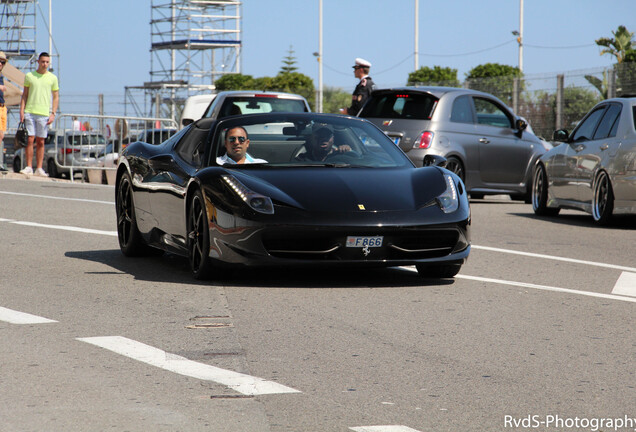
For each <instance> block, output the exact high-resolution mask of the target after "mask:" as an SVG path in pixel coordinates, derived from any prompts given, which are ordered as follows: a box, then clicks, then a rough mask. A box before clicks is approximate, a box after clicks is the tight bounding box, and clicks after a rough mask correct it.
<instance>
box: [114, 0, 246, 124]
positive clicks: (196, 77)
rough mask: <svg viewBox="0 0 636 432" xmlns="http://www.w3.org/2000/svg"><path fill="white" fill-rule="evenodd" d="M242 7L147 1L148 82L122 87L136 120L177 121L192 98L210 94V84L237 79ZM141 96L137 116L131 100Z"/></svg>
mask: <svg viewBox="0 0 636 432" xmlns="http://www.w3.org/2000/svg"><path fill="white" fill-rule="evenodd" d="M240 26H241V2H240V1H238V0H151V20H150V36H151V47H150V52H151V58H150V81H149V82H146V83H144V85H143V86H139V87H126V93H127V102H132V103H133V108H134V109H135V110H136V111H137V114H138V115H139V114H152V115H154V116H157V117H172V118H176V117H177V114H178V113H177V110H178V108H180V107H182V106H183V103H184V101H185V99H186V98H187V97H189V96H191V95H195V94H200V93H203V92H211V91H213V90H214V82H215V80H217V79H218V78H220V77H221V76H223V75H225V74H229V73H240V50H241V27H240ZM134 90H142V91H143V92H144V100H145V107H148V106H149V107H150V112H144V113H142V112H140V110H141V109H144V110H145V109H146V108H145V107H144V108H140V107H139V106H138V104H136V103H134V101H132V98H130V96H131V95H132V92H133V91H134Z"/></svg>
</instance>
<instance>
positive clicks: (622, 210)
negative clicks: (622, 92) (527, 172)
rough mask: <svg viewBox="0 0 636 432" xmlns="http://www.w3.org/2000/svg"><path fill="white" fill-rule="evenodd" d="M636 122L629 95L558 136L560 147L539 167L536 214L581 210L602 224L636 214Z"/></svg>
mask: <svg viewBox="0 0 636 432" xmlns="http://www.w3.org/2000/svg"><path fill="white" fill-rule="evenodd" d="M635 124H636V97H624V98H614V99H608V100H605V101H603V102H600V103H599V104H597V105H596V106H595V107H594V108H592V110H591V111H590V112H589V113H588V114H587V115H586V116H585V117H583V120H581V122H579V124H578V125H577V126H576V128H575V129H574V131H572V133H571V134H570V133H568V131H566V130H565V129H561V130H558V131H556V132H554V140H555V141H560V142H561V144H560V145H558V146H557V147H554V148H553V149H552V150H550V151H548V152H547V153H546V154H544V155H543V156H542V157H541V159H539V161H538V162H537V163H536V166H535V168H534V180H533V186H532V208H533V209H534V212H535V213H536V214H538V215H546V216H550V215H552V216H554V215H556V214H558V213H559V210H561V209H562V208H563V209H575V210H582V211H584V212H587V213H590V214H591V215H592V217H593V218H594V221H595V222H596V223H597V224H599V225H605V224H607V223H608V222H609V221H610V220H611V218H612V216H613V215H616V214H636V131H635V129H634V125H635Z"/></svg>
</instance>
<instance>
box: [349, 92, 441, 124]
mask: <svg viewBox="0 0 636 432" xmlns="http://www.w3.org/2000/svg"><path fill="white" fill-rule="evenodd" d="M436 103H437V98H436V97H435V96H433V95H430V94H421V93H380V94H377V95H372V96H371V99H369V101H368V102H367V103H366V105H365V106H364V107H363V108H362V111H361V112H360V117H382V118H387V119H416V120H430V119H431V116H432V115H433V109H434V108H435V104H436Z"/></svg>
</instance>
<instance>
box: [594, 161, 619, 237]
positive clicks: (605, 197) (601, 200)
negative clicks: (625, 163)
mask: <svg viewBox="0 0 636 432" xmlns="http://www.w3.org/2000/svg"><path fill="white" fill-rule="evenodd" d="M613 212H614V193H613V192H612V184H611V182H610V178H609V176H608V175H607V173H606V172H605V171H603V172H601V173H600V174H599V176H598V177H597V178H596V182H595V184H594V198H593V201H592V217H593V218H594V222H596V223H597V224H598V225H607V224H608V223H609V222H610V221H611V220H612V213H613Z"/></svg>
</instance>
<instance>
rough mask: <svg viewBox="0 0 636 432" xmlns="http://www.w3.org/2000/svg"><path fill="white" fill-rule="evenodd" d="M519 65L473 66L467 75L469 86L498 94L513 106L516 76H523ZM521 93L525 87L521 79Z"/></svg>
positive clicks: (488, 64)
mask: <svg viewBox="0 0 636 432" xmlns="http://www.w3.org/2000/svg"><path fill="white" fill-rule="evenodd" d="M522 77H523V74H522V73H521V71H520V70H519V68H518V67H515V66H508V65H502V64H499V63H485V64H482V65H479V66H475V67H474V68H472V69H471V70H470V71H469V72H468V74H467V76H466V81H467V82H468V87H469V88H471V89H474V90H479V91H483V92H486V93H490V94H492V95H495V96H497V97H498V98H499V99H501V100H502V101H503V102H504V103H506V104H508V105H509V106H512V95H513V90H514V81H515V78H522ZM519 85H520V87H519V93H521V91H522V90H523V88H524V85H523V81H522V80H519Z"/></svg>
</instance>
